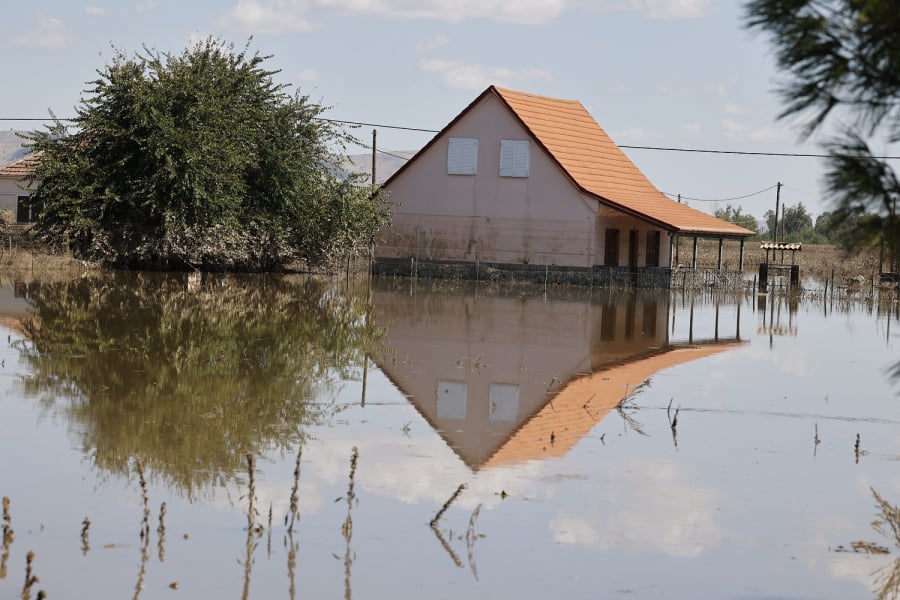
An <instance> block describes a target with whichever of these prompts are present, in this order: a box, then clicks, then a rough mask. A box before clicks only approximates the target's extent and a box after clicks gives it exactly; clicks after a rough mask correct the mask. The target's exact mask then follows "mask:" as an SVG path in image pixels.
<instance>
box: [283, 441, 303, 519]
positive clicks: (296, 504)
mask: <svg viewBox="0 0 900 600" xmlns="http://www.w3.org/2000/svg"><path fill="white" fill-rule="evenodd" d="M302 456H303V446H300V447H299V448H298V449H297V462H296V463H295V464H294V486H293V487H292V488H291V503H290V518H291V524H290V526H289V527H288V531H289V532H291V533H293V531H294V521H295V520H297V519H299V518H300V459H301V458H302ZM285 518H287V517H285Z"/></svg>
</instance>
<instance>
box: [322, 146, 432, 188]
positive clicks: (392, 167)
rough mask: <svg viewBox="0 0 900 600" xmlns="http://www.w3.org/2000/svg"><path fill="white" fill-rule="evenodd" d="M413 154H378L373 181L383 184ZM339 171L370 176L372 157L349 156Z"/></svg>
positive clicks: (401, 151) (403, 152) (363, 155)
mask: <svg viewBox="0 0 900 600" xmlns="http://www.w3.org/2000/svg"><path fill="white" fill-rule="evenodd" d="M414 154H415V152H414V151H404V150H399V151H398V150H390V154H385V153H384V152H379V153H378V154H377V155H376V158H375V181H376V183H384V181H385V180H386V179H387V178H388V177H390V176H391V175H393V174H394V173H395V172H396V171H397V169H399V168H400V167H402V166H403V165H404V164H406V161H407V160H409V158H410V157H412V156H413V155H414ZM340 169H341V171H342V172H343V174H347V173H365V174H367V175H370V176H371V174H372V155H371V154H351V155H350V156H348V157H347V160H345V161H344V162H343V163H342V164H341V165H340Z"/></svg>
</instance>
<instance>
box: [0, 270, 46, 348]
mask: <svg viewBox="0 0 900 600" xmlns="http://www.w3.org/2000/svg"><path fill="white" fill-rule="evenodd" d="M39 289H40V284H39V283H25V282H21V281H16V282H13V283H5V284H3V285H0V327H2V328H4V329H6V330H9V331H14V332H16V333H17V334H19V335H25V329H24V325H23V323H24V321H26V320H32V319H34V316H35V315H34V311H33V310H32V309H31V305H30V304H29V302H28V300H29V299H30V298H31V297H32V296H33V294H35V293H36V292H37V291H38V290H39Z"/></svg>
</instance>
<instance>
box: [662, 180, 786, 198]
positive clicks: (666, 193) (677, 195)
mask: <svg viewBox="0 0 900 600" xmlns="http://www.w3.org/2000/svg"><path fill="white" fill-rule="evenodd" d="M776 187H777V184H776V185H770V186H769V187H767V188H766V189H764V190H759V191H758V192H753V193H752V194H745V195H743V196H735V197H734V198H690V197H688V196H682V195H681V194H670V193H669V192H663V194H665V195H666V196H671V197H672V198H675V197H678V198H680V199H682V200H690V201H691V202H732V201H734V200H743V199H744V198H751V197H753V196H759V195H760V194H765V193H766V192H768V191H771V190H774V189H775V188H776Z"/></svg>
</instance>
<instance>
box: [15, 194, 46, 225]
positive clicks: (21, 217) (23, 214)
mask: <svg viewBox="0 0 900 600" xmlns="http://www.w3.org/2000/svg"><path fill="white" fill-rule="evenodd" d="M40 214H41V203H40V202H37V201H34V202H32V200H31V198H30V197H28V196H19V197H18V198H17V199H16V221H17V222H19V223H33V222H35V221H37V219H38V215H40Z"/></svg>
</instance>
